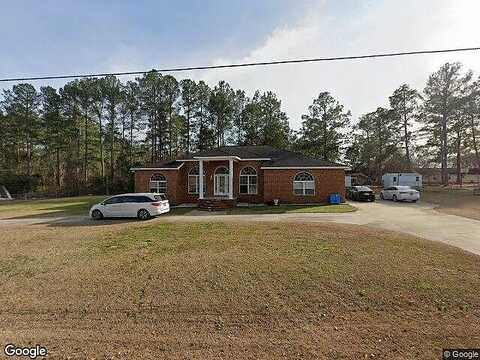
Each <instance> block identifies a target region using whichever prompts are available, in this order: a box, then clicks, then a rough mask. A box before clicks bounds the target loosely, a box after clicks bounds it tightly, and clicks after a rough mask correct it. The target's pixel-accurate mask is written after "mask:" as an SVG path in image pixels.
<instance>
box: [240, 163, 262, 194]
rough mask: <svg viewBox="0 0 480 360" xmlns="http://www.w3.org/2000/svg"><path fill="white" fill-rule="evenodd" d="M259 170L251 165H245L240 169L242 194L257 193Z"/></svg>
mask: <svg viewBox="0 0 480 360" xmlns="http://www.w3.org/2000/svg"><path fill="white" fill-rule="evenodd" d="M257 182H258V181H257V171H256V170H255V169H254V168H253V167H251V166H248V167H244V168H243V169H242V171H240V194H249V195H254V194H257Z"/></svg>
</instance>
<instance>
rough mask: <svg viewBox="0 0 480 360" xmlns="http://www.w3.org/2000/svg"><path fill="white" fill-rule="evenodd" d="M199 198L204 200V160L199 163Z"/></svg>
mask: <svg viewBox="0 0 480 360" xmlns="http://www.w3.org/2000/svg"><path fill="white" fill-rule="evenodd" d="M198 176H199V178H198V187H199V188H200V189H198V198H199V199H203V160H199V161H198Z"/></svg>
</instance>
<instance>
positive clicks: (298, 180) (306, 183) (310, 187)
mask: <svg viewBox="0 0 480 360" xmlns="http://www.w3.org/2000/svg"><path fill="white" fill-rule="evenodd" d="M293 193H294V194H295V195H301V196H308V195H315V180H314V179H313V176H312V175H311V174H309V173H307V172H301V173H298V174H297V175H295V178H294V179H293Z"/></svg>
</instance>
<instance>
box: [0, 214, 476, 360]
mask: <svg viewBox="0 0 480 360" xmlns="http://www.w3.org/2000/svg"><path fill="white" fill-rule="evenodd" d="M0 247H1V248H2V252H0V304H1V308H0V313H1V317H2V322H1V323H0V343H9V342H12V343H18V344H28V343H33V344H35V343H40V344H42V345H45V346H47V348H48V349H49V354H50V356H52V357H54V358H67V357H71V358H111V359H124V358H133V359H150V358H151V359H154V358H198V359H214V358H235V359H240V358H271V359H277V358H298V359H300V358H342V359H360V358H361V359H363V358H365V357H370V356H371V354H373V355H374V356H375V358H389V359H418V358H422V359H423V358H437V357H438V355H439V354H440V351H441V349H442V347H447V346H452V347H468V346H469V345H471V344H477V343H479V341H480V317H479V316H478V315H479V313H478V309H479V307H480V298H479V297H478V294H477V289H478V288H480V278H479V277H478V269H479V266H480V258H479V257H478V256H475V255H471V254H468V253H466V252H463V251H461V250H458V249H456V248H452V247H448V246H446V245H444V244H441V243H436V242H429V241H424V240H421V239H418V238H415V237H412V236H407V235H403V234H399V233H393V232H387V231H382V230H373V229H369V228H367V227H362V226H354V225H339V224H302V225H298V224H297V225H296V226H292V224H288V223H286V224H284V223H282V224H279V223H262V224H254V225H253V224H227V223H207V224H204V223H195V224H184V223H175V224H168V223H158V222H153V223H148V222H147V223H145V222H142V223H130V224H125V223H114V224H112V225H110V226H102V227H85V226H83V227H80V226H79V227H52V226H43V225H36V226H30V227H29V228H20V227H14V226H11V227H10V226H4V227H3V228H2V236H0ZM465 323H468V326H465ZM99 329H102V330H101V336H99Z"/></svg>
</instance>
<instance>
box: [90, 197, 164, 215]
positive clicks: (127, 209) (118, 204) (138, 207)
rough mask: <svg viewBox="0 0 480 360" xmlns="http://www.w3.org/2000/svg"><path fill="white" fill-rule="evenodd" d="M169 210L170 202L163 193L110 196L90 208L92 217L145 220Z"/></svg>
mask: <svg viewBox="0 0 480 360" xmlns="http://www.w3.org/2000/svg"><path fill="white" fill-rule="evenodd" d="M169 211H170V203H169V202H168V200H167V198H166V197H165V195H163V194H155V193H133V194H120V195H115V196H112V197H110V198H108V199H106V200H104V201H102V202H101V203H99V204H96V205H93V206H92V207H91V209H90V216H91V217H92V219H95V220H100V219H103V218H113V217H137V218H139V219H140V220H147V219H150V218H151V217H153V216H157V215H160V214H164V213H166V212H169Z"/></svg>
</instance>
